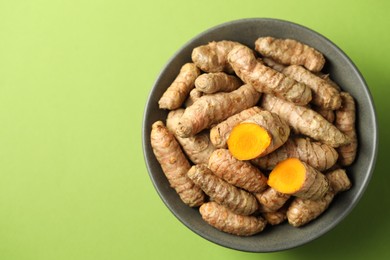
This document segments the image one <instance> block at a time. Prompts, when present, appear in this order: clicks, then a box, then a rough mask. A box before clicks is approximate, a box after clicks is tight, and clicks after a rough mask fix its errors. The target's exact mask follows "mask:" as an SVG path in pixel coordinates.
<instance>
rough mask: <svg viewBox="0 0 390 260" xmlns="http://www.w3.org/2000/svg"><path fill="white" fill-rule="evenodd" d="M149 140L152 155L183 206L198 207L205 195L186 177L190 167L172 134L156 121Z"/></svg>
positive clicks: (161, 123)
mask: <svg viewBox="0 0 390 260" xmlns="http://www.w3.org/2000/svg"><path fill="white" fill-rule="evenodd" d="M150 139H151V145H152V148H153V152H154V155H155V156H156V159H157V161H158V162H159V163H160V165H161V168H162V170H163V172H164V174H165V176H166V177H167V179H168V182H169V184H170V185H171V187H172V188H174V189H175V190H176V192H177V194H179V196H180V198H181V200H182V201H183V202H184V203H185V204H187V205H189V206H190V207H197V206H200V205H201V204H202V203H203V202H204V200H205V194H204V193H203V191H202V190H201V189H200V188H199V187H198V186H196V185H195V184H194V183H193V182H192V181H191V180H190V179H189V178H188V177H187V172H188V170H189V169H190V167H191V165H190V163H189V162H188V160H187V158H186V157H185V155H184V153H183V152H182V150H181V148H180V146H179V144H178V142H177V141H176V139H175V138H174V136H173V134H171V133H170V132H169V130H168V129H167V128H166V127H165V125H164V123H163V122H161V121H157V122H155V123H154V124H153V125H152V131H151V135H150Z"/></svg>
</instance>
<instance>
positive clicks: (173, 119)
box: [166, 108, 215, 164]
mask: <svg viewBox="0 0 390 260" xmlns="http://www.w3.org/2000/svg"><path fill="white" fill-rule="evenodd" d="M183 113H184V109H183V108H179V109H176V110H172V111H170V112H169V113H168V116H167V123H166V124H167V127H168V129H169V131H171V133H173V134H174V135H175V137H176V140H177V141H178V142H179V144H180V145H181V147H182V148H183V151H184V153H185V154H186V155H187V156H188V158H189V159H190V160H191V161H192V162H193V163H194V164H202V163H203V164H207V163H208V161H209V158H210V155H211V153H212V152H213V151H214V150H215V147H214V146H213V144H212V143H211V141H210V135H209V132H208V131H203V132H201V133H199V134H196V135H194V136H191V137H188V138H181V137H180V136H177V135H176V134H175V133H176V130H177V126H178V122H179V120H180V118H181V116H182V115H183Z"/></svg>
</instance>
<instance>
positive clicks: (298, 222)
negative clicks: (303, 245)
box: [287, 169, 351, 227]
mask: <svg viewBox="0 0 390 260" xmlns="http://www.w3.org/2000/svg"><path fill="white" fill-rule="evenodd" d="M326 177H327V179H328V180H329V183H330V189H329V191H328V192H327V193H326V194H325V196H324V197H323V198H321V199H318V200H309V199H302V198H295V199H294V200H293V201H292V202H291V204H290V206H289V208H288V210H287V219H288V222H289V223H290V224H291V225H292V226H294V227H300V226H303V225H305V224H307V223H309V222H310V221H312V220H314V219H316V218H317V217H318V216H320V215H321V214H322V213H323V212H324V211H325V210H326V209H327V208H328V207H329V205H330V203H331V202H332V200H333V199H334V197H335V196H336V194H337V193H339V192H342V191H345V190H348V189H349V188H350V187H351V182H350V180H349V178H348V176H347V175H346V173H345V170H343V169H337V170H334V171H332V172H330V173H328V174H326Z"/></svg>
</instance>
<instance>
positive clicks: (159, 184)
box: [143, 18, 378, 252]
mask: <svg viewBox="0 0 390 260" xmlns="http://www.w3.org/2000/svg"><path fill="white" fill-rule="evenodd" d="M260 36H273V37H278V38H292V39H296V40H299V41H301V42H303V43H306V44H308V45H310V46H312V47H314V48H316V49H317V50H319V51H320V52H322V53H323V54H324V56H325V58H326V61H327V62H326V65H325V67H324V69H323V71H325V72H326V73H329V74H330V75H331V77H332V79H333V80H334V81H336V83H338V84H339V85H340V86H341V87H342V88H343V89H344V90H346V91H348V92H349V93H350V94H351V95H352V96H353V97H354V98H355V100H356V106H357V119H356V120H357V121H356V127H357V131H358V141H359V150H358V154H357V157H356V160H355V162H354V164H352V165H351V166H350V167H348V168H347V172H348V174H349V177H350V179H351V181H352V184H353V187H352V188H351V189H350V190H349V191H346V192H343V193H341V194H339V195H338V196H337V197H336V198H335V199H334V201H333V202H332V203H331V205H330V207H329V208H328V209H327V210H326V211H325V212H324V213H323V214H322V215H321V216H320V217H318V218H317V219H316V220H314V221H312V222H310V223H309V224H307V225H305V226H303V227H300V228H295V227H292V226H290V225H289V224H288V223H284V224H281V225H278V226H273V227H270V228H266V229H265V230H264V231H263V232H261V233H259V234H257V235H254V236H250V237H238V236H235V235H231V234H228V233H224V232H221V231H219V230H217V229H215V228H214V227H212V226H210V225H208V224H207V223H206V222H205V221H203V219H202V218H201V215H200V214H199V211H198V208H190V207H189V206H187V205H185V204H184V203H183V202H182V201H181V200H180V198H179V196H178V195H177V194H176V192H175V191H174V190H173V189H172V188H170V186H169V183H168V181H167V179H166V177H165V176H164V174H163V172H162V170H161V167H160V165H159V164H158V162H157V160H156V158H155V156H154V154H153V151H152V148H151V145H150V130H151V125H152V124H153V123H154V122H155V121H157V120H163V121H164V122H165V119H166V116H167V111H164V110H160V109H159V108H158V100H159V98H160V97H161V95H162V94H163V92H164V91H165V90H166V88H167V86H169V85H170V83H171V82H172V81H173V80H174V78H175V77H176V75H177V73H178V71H179V69H180V67H181V66H182V65H183V64H184V63H186V62H189V61H191V52H192V49H193V48H194V47H197V46H199V45H203V44H207V43H208V42H210V41H218V40H233V41H238V42H241V43H243V44H246V45H247V46H249V47H251V48H254V42H255V40H256V39H257V38H258V37H260ZM377 138H378V135H377V121H376V115H375V109H374V105H373V101H372V97H371V94H370V91H369V89H368V87H367V85H366V82H365V80H364V78H363V77H362V75H361V73H360V72H359V70H358V69H357V67H356V66H355V65H354V63H353V62H352V61H351V60H350V59H349V58H348V57H347V55H346V54H345V53H344V52H343V51H342V50H341V49H340V48H338V47H337V46H336V45H335V44H334V43H332V42H331V41H330V40H328V39H327V38H325V37H324V36H322V35H321V34H319V33H317V32H315V31H313V30H311V29H309V28H306V27H304V26H301V25H298V24H296V23H293V22H289V21H283V20H277V19H269V18H250V19H242V20H236V21H231V22H227V23H224V24H221V25H218V26H216V27H213V28H211V29H209V30H207V31H205V32H202V33H200V34H199V35H197V36H195V37H194V38H192V39H191V40H189V41H188V42H187V43H186V44H185V45H184V46H183V47H182V48H181V49H179V50H178V51H177V52H176V53H175V54H174V55H173V56H172V58H171V59H170V60H169V61H168V63H167V64H166V65H165V66H164V67H163V69H162V71H161V73H160V74H159V76H158V77H157V80H156V81H155V83H154V86H153V88H152V90H151V92H150V95H149V98H148V100H147V103H146V107H145V111H144V118H143V152H144V158H145V162H146V166H147V169H148V172H149V175H150V179H151V181H152V183H153V185H154V187H155V189H156V190H157V192H158V194H159V196H160V197H161V199H162V201H163V202H164V203H165V205H166V206H167V207H168V208H169V210H170V211H171V212H172V213H173V214H174V215H175V216H176V217H177V219H179V220H180V222H181V223H182V224H184V225H185V226H187V227H188V228H189V229H190V230H192V231H193V232H195V233H196V234H198V235H200V236H202V237H203V238H205V239H207V240H209V241H211V242H213V243H216V244H218V245H221V246H224V247H227V248H231V249H236V250H240V251H247V252H274V251H281V250H286V249H290V248H294V247H297V246H301V245H304V244H306V243H309V242H310V241H313V240H314V239H317V238H319V237H320V236H322V235H324V234H325V233H327V232H328V231H330V230H331V229H332V228H334V227H335V226H336V225H338V224H339V223H340V222H341V221H342V220H343V219H344V218H345V217H346V216H347V215H348V214H349V213H350V212H351V211H352V209H353V208H354V207H355V206H356V205H357V203H358V202H359V200H360V199H361V197H362V195H363V193H364V191H365V189H366V188H367V185H368V184H369V181H370V178H371V175H372V172H373V169H374V165H375V161H376V154H377V143H378V139H377Z"/></svg>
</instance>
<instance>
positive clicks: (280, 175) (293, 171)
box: [268, 158, 306, 194]
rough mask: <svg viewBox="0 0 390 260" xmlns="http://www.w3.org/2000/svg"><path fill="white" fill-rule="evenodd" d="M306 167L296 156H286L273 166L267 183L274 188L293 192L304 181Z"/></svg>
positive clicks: (283, 191)
mask: <svg viewBox="0 0 390 260" xmlns="http://www.w3.org/2000/svg"><path fill="white" fill-rule="evenodd" d="M305 175H306V169H305V166H304V165H303V164H302V163H301V161H300V160H299V159H297V158H288V159H286V160H284V161H282V162H280V163H278V165H276V166H275V168H274V169H273V170H272V172H271V173H270V175H269V178H268V185H269V186H270V187H272V188H274V189H275V190H277V191H279V192H281V193H285V194H293V193H295V192H297V191H298V190H299V189H300V188H301V187H302V185H303V183H304V182H305Z"/></svg>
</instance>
